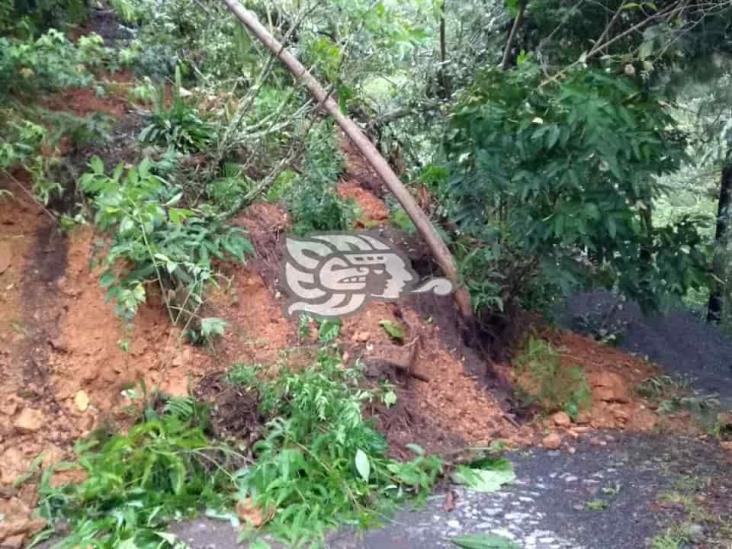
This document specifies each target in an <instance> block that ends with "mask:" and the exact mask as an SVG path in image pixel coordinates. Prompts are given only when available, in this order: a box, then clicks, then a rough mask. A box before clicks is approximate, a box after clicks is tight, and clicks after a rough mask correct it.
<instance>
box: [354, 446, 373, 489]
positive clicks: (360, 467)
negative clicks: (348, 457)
mask: <svg viewBox="0 0 732 549" xmlns="http://www.w3.org/2000/svg"><path fill="white" fill-rule="evenodd" d="M355 461H356V470H357V471H358V474H359V475H361V478H362V479H364V480H365V481H366V482H368V481H369V476H370V475H371V463H370V462H369V457H368V456H367V455H366V452H364V451H363V450H361V448H359V449H358V450H356V460H355Z"/></svg>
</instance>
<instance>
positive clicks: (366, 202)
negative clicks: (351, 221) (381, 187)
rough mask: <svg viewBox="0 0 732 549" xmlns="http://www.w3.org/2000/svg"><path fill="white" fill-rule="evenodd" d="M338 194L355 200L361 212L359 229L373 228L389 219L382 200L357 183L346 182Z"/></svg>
mask: <svg viewBox="0 0 732 549" xmlns="http://www.w3.org/2000/svg"><path fill="white" fill-rule="evenodd" d="M338 194H339V195H341V196H342V197H343V198H347V199H351V200H353V201H354V202H355V203H356V205H357V206H358V209H359V211H360V216H359V218H358V221H357V226H358V227H366V228H370V227H373V226H374V225H375V224H378V223H379V222H382V221H385V220H386V219H388V218H389V209H388V208H387V207H386V204H384V201H383V200H381V199H380V198H376V197H375V196H374V195H373V194H371V193H370V192H368V191H366V190H365V189H363V187H361V185H359V184H358V182H357V181H354V180H351V181H344V182H342V183H340V184H339V185H338Z"/></svg>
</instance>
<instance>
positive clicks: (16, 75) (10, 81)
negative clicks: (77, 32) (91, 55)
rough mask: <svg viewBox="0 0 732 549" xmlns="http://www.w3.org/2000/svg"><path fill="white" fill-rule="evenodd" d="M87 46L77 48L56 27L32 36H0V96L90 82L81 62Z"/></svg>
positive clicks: (84, 57) (85, 84)
mask: <svg viewBox="0 0 732 549" xmlns="http://www.w3.org/2000/svg"><path fill="white" fill-rule="evenodd" d="M90 40H91V39H90ZM88 50H89V47H86V46H85V49H84V50H83V51H82V50H80V49H79V48H77V47H76V46H75V45H74V44H72V43H71V42H70V41H69V40H68V39H67V38H66V36H65V35H64V34H63V33H61V32H59V31H58V30H56V29H50V30H49V31H47V32H46V33H45V34H43V35H41V36H39V37H38V38H37V39H35V40H25V41H23V40H15V39H8V38H4V37H0V99H4V98H6V97H7V96H18V95H29V94H33V93H36V92H40V91H52V90H55V89H59V88H66V87H69V86H87V85H89V84H91V82H92V81H93V77H92V74H91V73H90V72H89V71H88V70H87V68H86V67H85V65H84V62H85V61H88V59H87V57H86V53H87V52H88Z"/></svg>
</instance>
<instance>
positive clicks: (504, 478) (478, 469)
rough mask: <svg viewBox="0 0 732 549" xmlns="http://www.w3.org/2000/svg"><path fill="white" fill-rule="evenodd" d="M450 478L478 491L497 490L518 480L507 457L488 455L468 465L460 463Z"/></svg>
mask: <svg viewBox="0 0 732 549" xmlns="http://www.w3.org/2000/svg"><path fill="white" fill-rule="evenodd" d="M450 478H451V479H452V481H453V482H455V483H456V484H463V485H465V486H467V487H468V488H470V489H471V490H475V491H476V492H495V491H497V490H500V489H501V487H502V486H503V485H505V484H509V483H511V482H513V481H514V480H516V474H515V473H514V472H513V465H512V464H511V462H510V461H508V460H507V459H505V458H493V457H488V458H483V459H480V460H477V461H475V462H473V463H470V464H468V465H458V466H457V467H456V468H455V470H454V471H453V472H452V475H451V476H450Z"/></svg>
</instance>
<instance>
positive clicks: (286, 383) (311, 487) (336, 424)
mask: <svg viewBox="0 0 732 549" xmlns="http://www.w3.org/2000/svg"><path fill="white" fill-rule="evenodd" d="M232 376H233V379H234V380H236V379H237V377H241V376H244V379H252V377H253V376H251V375H246V370H242V369H239V370H234V371H232ZM359 382H360V373H359V371H358V370H357V369H350V370H349V369H343V368H342V367H341V365H340V357H338V356H335V355H333V354H330V353H328V352H325V351H321V354H320V356H319V358H318V366H317V367H316V368H309V369H305V370H303V371H299V372H294V371H293V372H288V371H284V372H280V374H279V375H278V378H277V380H276V381H274V382H270V383H265V384H258V385H257V388H258V390H259V392H260V395H261V398H262V409H263V411H264V413H265V414H266V415H268V416H270V417H274V419H272V420H271V421H270V422H269V423H268V432H267V435H266V436H265V437H264V438H263V439H262V440H261V441H259V442H258V443H257V444H255V446H254V453H255V455H256V456H257V461H256V463H255V464H254V465H253V466H252V467H251V468H250V469H248V470H246V471H244V472H243V474H242V475H241V477H240V484H239V486H240V488H241V490H242V491H243V494H244V495H245V496H247V497H252V498H253V500H254V502H255V503H256V504H257V506H258V507H259V508H260V509H264V510H265V512H266V510H268V509H277V510H278V512H277V513H276V514H274V516H273V517H272V520H271V523H270V524H269V528H270V529H271V531H272V532H273V533H275V534H276V535H277V536H278V537H280V538H282V539H284V540H287V541H288V542H291V543H297V542H300V541H303V540H305V539H308V538H312V537H321V536H322V535H323V534H324V533H325V532H326V531H327V530H328V529H331V528H334V527H335V526H337V525H338V524H340V523H343V522H348V523H353V524H356V525H360V526H362V527H363V526H367V525H369V524H373V523H374V522H378V520H379V517H380V515H381V514H383V513H384V512H385V511H386V510H387V509H388V508H389V507H392V506H393V505H394V504H395V503H396V502H399V501H403V500H404V499H405V498H406V497H408V496H414V495H421V496H426V495H427V493H428V492H429V489H430V488H431V486H432V485H433V483H434V481H435V479H436V477H437V475H438V474H439V473H440V472H441V469H442V467H441V463H440V461H439V460H438V459H436V458H435V457H429V456H425V455H424V453H423V451H422V450H421V449H420V448H418V447H416V446H415V447H414V448H413V450H414V452H415V453H416V457H415V458H414V459H413V460H412V461H410V462H407V463H400V462H397V461H394V460H392V459H389V458H387V457H386V451H387V444H386V441H385V440H384V438H383V436H382V435H381V434H380V433H378V432H377V431H376V430H375V428H374V427H373V425H371V423H370V422H369V421H367V420H365V419H364V417H363V413H362V410H361V409H362V403H363V402H364V401H367V400H370V399H373V398H374V394H373V393H372V392H370V391H367V390H364V389H362V388H359Z"/></svg>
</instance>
